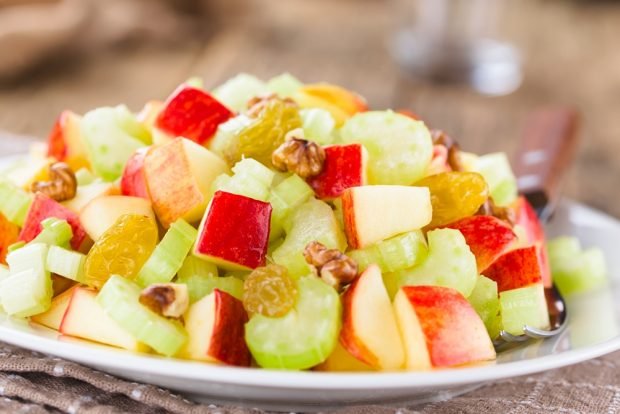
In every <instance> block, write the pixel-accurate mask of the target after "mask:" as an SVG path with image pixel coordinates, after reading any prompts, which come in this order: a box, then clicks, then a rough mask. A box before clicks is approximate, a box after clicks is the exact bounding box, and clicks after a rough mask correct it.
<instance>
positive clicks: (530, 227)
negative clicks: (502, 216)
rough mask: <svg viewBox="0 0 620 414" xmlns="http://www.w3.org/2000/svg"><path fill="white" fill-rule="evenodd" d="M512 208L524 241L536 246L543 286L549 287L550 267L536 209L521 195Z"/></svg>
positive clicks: (543, 232) (543, 234)
mask: <svg viewBox="0 0 620 414" xmlns="http://www.w3.org/2000/svg"><path fill="white" fill-rule="evenodd" d="M514 209H515V211H516V220H515V221H516V223H515V224H516V225H518V226H520V227H521V228H523V229H525V235H526V237H527V240H526V242H527V243H529V244H532V245H534V246H535V247H536V255H537V256H538V265H539V266H540V272H541V277H542V280H543V284H544V285H545V287H551V268H550V266H549V260H548V257H547V249H546V248H545V231H544V229H543V226H542V224H541V222H540V220H538V216H537V215H536V211H534V208H533V207H532V205H531V204H530V203H529V201H527V199H526V198H525V197H523V196H521V197H519V198H518V199H517V201H516V202H515V204H514Z"/></svg>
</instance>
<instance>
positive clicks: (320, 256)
mask: <svg viewBox="0 0 620 414" xmlns="http://www.w3.org/2000/svg"><path fill="white" fill-rule="evenodd" d="M304 258H305V259H306V262H308V264H309V265H311V266H314V267H315V268H316V271H317V273H318V274H319V276H320V277H321V279H323V281H324V282H325V283H327V284H328V285H330V286H333V287H334V288H335V289H336V290H341V289H342V288H343V287H344V286H346V285H348V284H350V283H351V282H353V280H354V279H355V278H356V277H357V270H358V268H357V263H355V261H354V260H353V259H351V258H350V257H349V256H347V255H345V254H344V253H342V252H341V251H339V250H338V249H328V248H327V247H325V246H324V245H323V244H321V243H319V242H318V241H313V242H310V243H308V245H307V246H306V248H305V249H304Z"/></svg>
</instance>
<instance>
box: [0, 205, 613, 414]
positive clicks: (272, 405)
mask: <svg viewBox="0 0 620 414" xmlns="http://www.w3.org/2000/svg"><path fill="white" fill-rule="evenodd" d="M548 231H549V234H550V235H552V236H554V235H559V234H570V235H576V236H578V237H579V238H580V239H581V241H582V243H583V245H585V246H593V245H595V246H599V247H600V248H602V249H603V251H604V252H605V255H606V258H607V263H608V266H609V273H610V277H611V278H612V287H611V288H610V289H605V290H601V291H597V292H593V293H589V294H586V295H583V296H581V297H577V298H574V299H572V300H570V301H569V303H568V310H569V320H570V322H569V326H568V329H567V330H566V331H565V332H564V333H563V334H562V335H560V336H558V337H556V338H553V339H550V340H547V341H544V342H532V343H529V344H526V345H524V346H520V347H518V348H516V349H512V350H510V351H507V352H504V353H501V354H500V355H499V357H498V359H497V361H496V362H494V363H492V364H488V365H484V366H477V367H469V368H459V369H447V370H441V371H434V372H402V373H368V374H337V373H319V372H285V371H270V370H260V369H245V368H230V367H221V366H214V365H207V364H204V363H199V362H188V361H180V360H173V359H165V358H160V357H157V356H148V355H137V354H133V353H130V352H126V351H123V350H118V349H113V348H109V347H105V346H102V345H97V344H94V343H90V342H85V341H80V340H76V339H71V338H66V337H64V338H63V337H60V335H59V334H58V333H57V332H55V331H52V330H49V329H46V328H43V327H40V326H36V325H34V324H29V323H28V322H25V321H21V320H16V319H13V318H10V317H7V316H4V317H0V340H2V341H5V342H8V343H11V344H14V345H18V346H21V347H24V348H28V349H31V350H35V351H39V352H42V353H46V354H50V355H54V356H57V357H61V358H65V359H68V360H71V361H76V362H79V363H82V364H85V365H89V366H92V367H95V368H98V369H100V370H102V371H106V372H109V373H112V374H116V375H118V376H121V377H124V378H129V379H132V380H136V381H141V382H147V383H152V384H156V385H160V386H163V387H167V388H171V389H173V390H176V391H179V392H181V393H183V394H186V395H188V396H189V397H190V398H194V399H198V400H202V401H208V402H228V403H235V404H244V405H248V406H255V407H261V408H266V409H280V410H286V411H308V410H318V409H325V408H333V407H337V406H342V405H346V404H367V403H383V404H386V403H404V402H416V403H421V402H425V401H431V400H439V399H445V398H447V397H449V396H451V395H455V394H457V393H462V392H465V391H467V390H470V389H473V388H475V387H476V386H479V385H480V384H483V383H485V382H489V381H497V380H501V379H505V378H512V377H515V376H519V375H525V374H532V373H536V372H541V371H545V370H549V369H553V368H558V367H562V366H566V365H570V364H575V363H578V362H581V361H585V360H587V359H591V358H595V357H598V356H600V355H603V354H606V353H609V352H612V351H615V350H618V349H620V324H619V322H620V308H619V306H620V291H619V290H618V289H617V286H618V283H617V282H618V280H617V278H618V277H620V255H619V254H617V253H618V243H620V222H618V221H617V220H616V219H614V218H611V217H609V216H607V215H604V214H602V213H600V212H597V211H595V210H592V209H590V208H588V207H585V206H582V205H580V204H577V203H573V202H564V203H563V204H562V205H561V206H560V208H559V209H558V211H557V213H556V215H555V218H554V220H553V221H552V223H551V224H550V225H549V228H548Z"/></svg>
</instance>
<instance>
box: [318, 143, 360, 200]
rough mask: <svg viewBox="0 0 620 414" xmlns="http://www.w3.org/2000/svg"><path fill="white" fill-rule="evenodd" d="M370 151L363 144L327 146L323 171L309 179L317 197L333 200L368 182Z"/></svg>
mask: <svg viewBox="0 0 620 414" xmlns="http://www.w3.org/2000/svg"><path fill="white" fill-rule="evenodd" d="M367 159H368V152H367V151H366V149H365V148H364V146H362V144H349V145H331V146H328V147H325V163H324V164H323V171H322V172H321V174H319V175H317V176H316V177H312V178H310V179H309V180H308V183H309V184H310V186H311V187H312V188H313V189H314V192H315V193H316V195H317V197H319V198H320V199H323V200H331V199H334V198H337V197H340V196H341V195H342V193H343V192H344V190H346V189H347V188H350V187H359V186H362V185H365V184H366V181H367V180H366V162H367Z"/></svg>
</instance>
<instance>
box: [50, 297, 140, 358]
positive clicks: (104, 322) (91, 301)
mask: <svg viewBox="0 0 620 414" xmlns="http://www.w3.org/2000/svg"><path fill="white" fill-rule="evenodd" d="M96 297H97V292H96V291H95V290H91V289H86V288H81V287H79V288H76V289H75V290H73V292H72V295H71V300H70V302H69V305H68V307H67V311H66V312H65V315H64V317H63V319H62V323H61V324H60V328H59V331H60V333H62V334H64V335H70V336H75V337H78V338H82V339H88V340H90V341H94V342H99V343H102V344H106V345H112V346H116V347H119V348H124V349H128V350H130V351H145V350H146V347H145V346H144V345H143V344H141V343H140V342H138V341H136V340H135V339H134V338H133V337H132V336H131V335H130V334H129V333H127V332H126V331H124V330H123V329H121V327H119V326H118V325H117V324H116V322H114V321H113V320H112V319H110V318H109V317H108V316H107V315H106V313H105V312H104V311H103V309H102V308H101V306H99V304H98V303H97V301H96Z"/></svg>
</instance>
